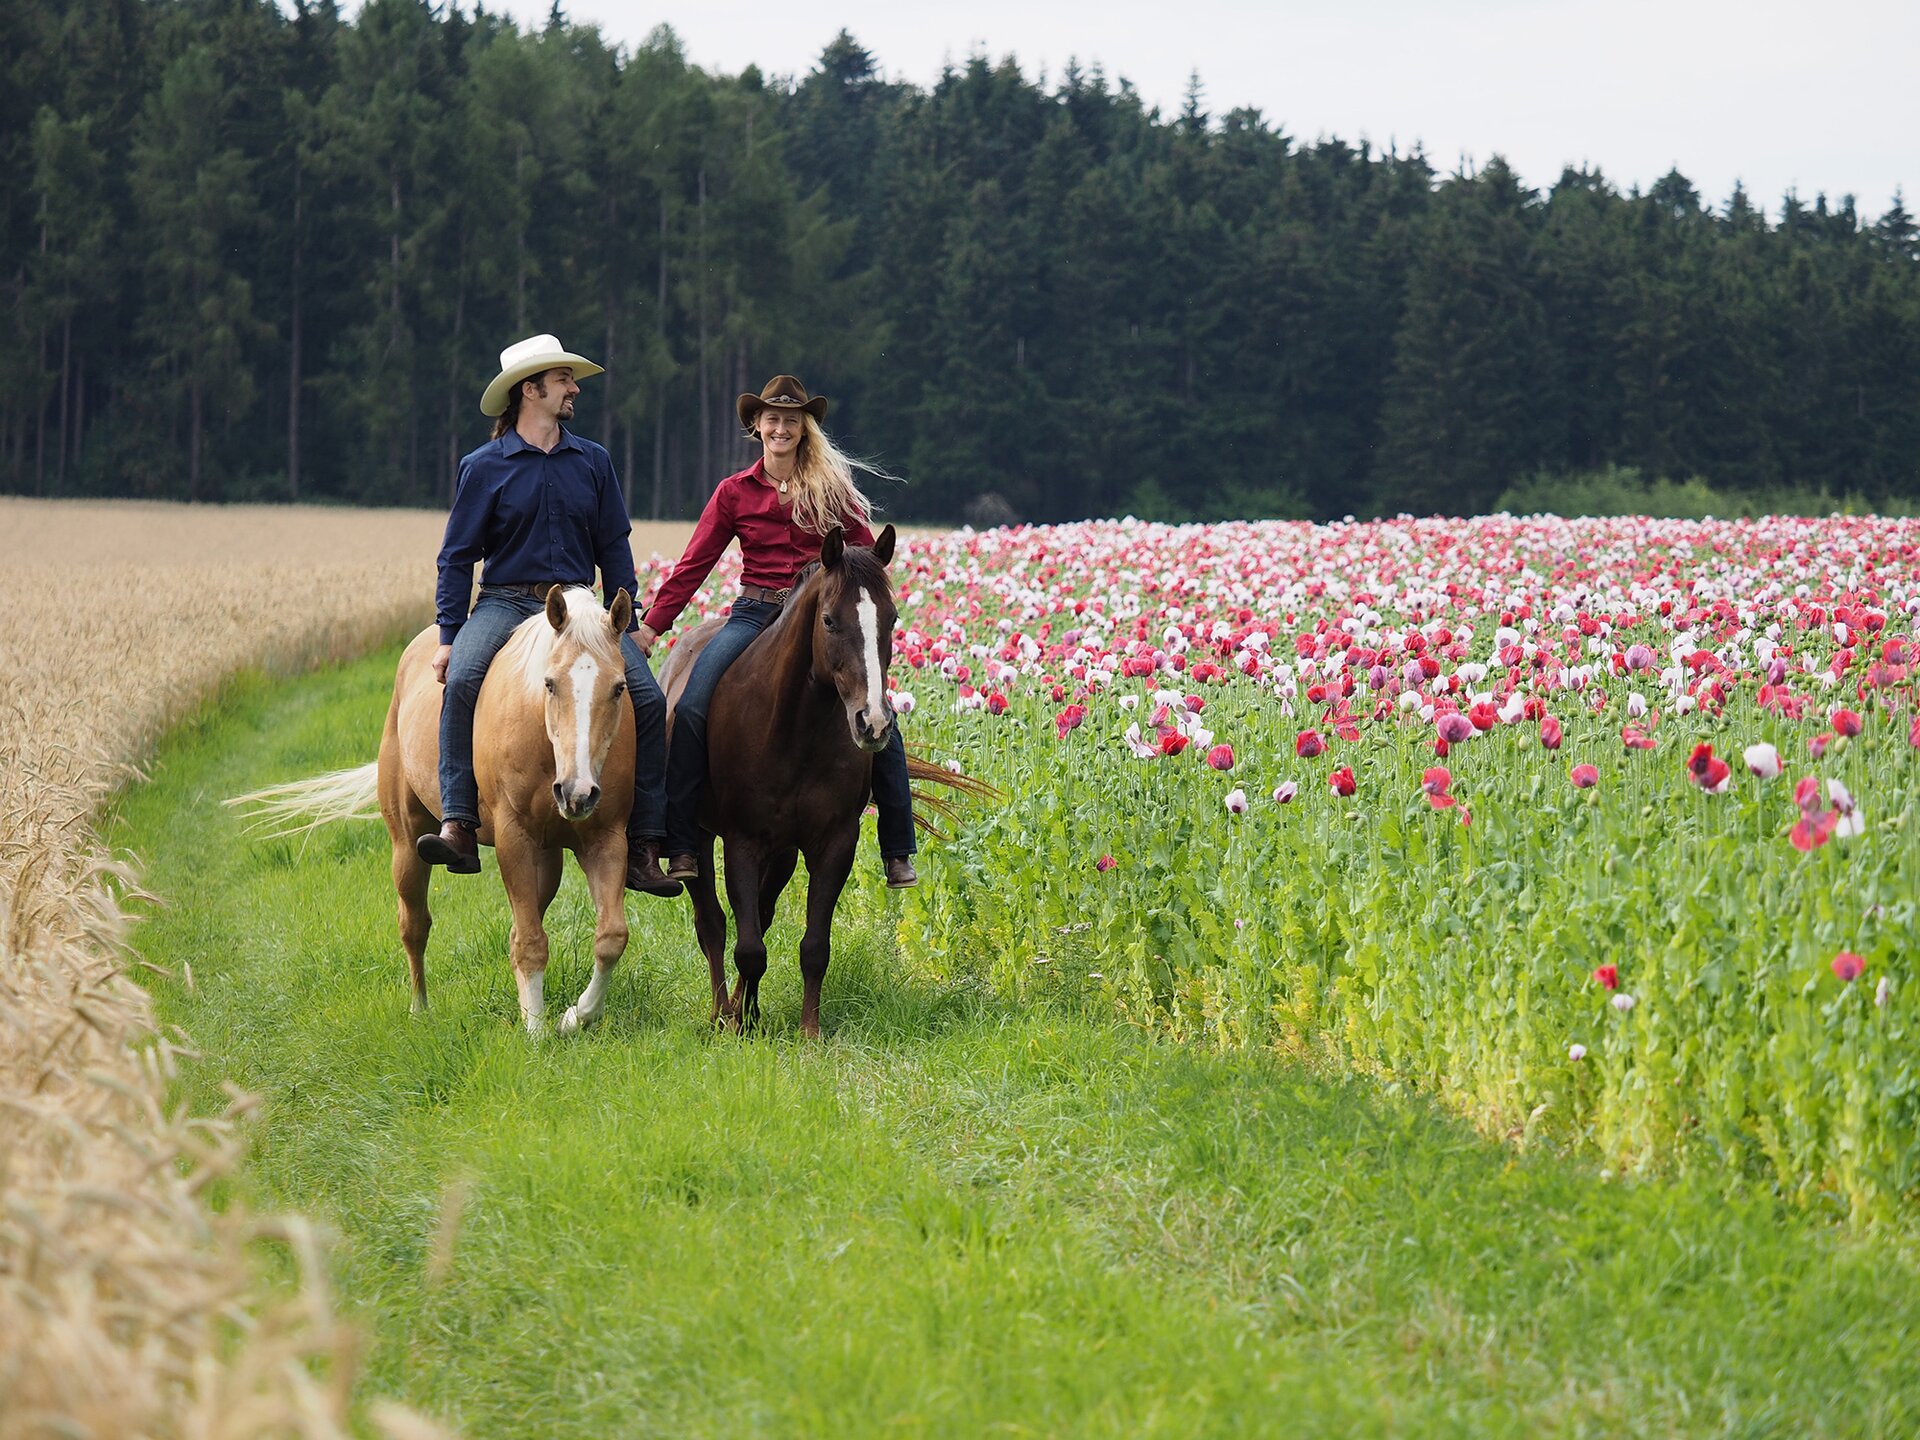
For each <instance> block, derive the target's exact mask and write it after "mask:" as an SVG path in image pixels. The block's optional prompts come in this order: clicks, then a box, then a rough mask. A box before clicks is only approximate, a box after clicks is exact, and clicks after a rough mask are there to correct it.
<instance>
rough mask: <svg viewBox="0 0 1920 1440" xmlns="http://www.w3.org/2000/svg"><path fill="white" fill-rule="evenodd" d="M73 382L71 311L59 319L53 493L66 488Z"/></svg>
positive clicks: (60, 491) (58, 492)
mask: <svg viewBox="0 0 1920 1440" xmlns="http://www.w3.org/2000/svg"><path fill="white" fill-rule="evenodd" d="M72 383H73V313H72V311H71V310H69V311H68V313H67V314H66V316H65V317H64V318H63V319H62V320H61V321H60V444H59V447H58V448H57V449H56V451H55V452H54V461H53V489H54V493H55V494H60V493H62V492H64V491H65V490H66V488H67V426H68V421H69V420H70V419H71V415H72V410H71V406H72V402H71V400H70V398H69V396H70V393H71V392H70V389H69V387H70V386H71V385H72Z"/></svg>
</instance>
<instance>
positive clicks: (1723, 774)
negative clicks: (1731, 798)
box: [1687, 741, 1733, 795]
mask: <svg viewBox="0 0 1920 1440" xmlns="http://www.w3.org/2000/svg"><path fill="white" fill-rule="evenodd" d="M1732 774H1733V771H1732V770H1731V769H1729V768H1728V766H1727V762H1726V761H1724V760H1719V759H1716V758H1715V757H1714V753H1713V746H1711V745H1709V744H1707V743H1705V742H1704V741H1703V742H1701V743H1700V744H1698V745H1696V746H1694V747H1693V754H1691V755H1689V756H1688V757H1687V778H1688V779H1689V780H1691V781H1693V783H1694V784H1696V785H1698V786H1699V787H1700V788H1701V789H1702V790H1704V791H1706V792H1707V793H1708V794H1709V795H1718V794H1720V793H1721V792H1722V791H1723V790H1725V789H1726V788H1727V781H1728V779H1729V778H1730V777H1731V776H1732Z"/></svg>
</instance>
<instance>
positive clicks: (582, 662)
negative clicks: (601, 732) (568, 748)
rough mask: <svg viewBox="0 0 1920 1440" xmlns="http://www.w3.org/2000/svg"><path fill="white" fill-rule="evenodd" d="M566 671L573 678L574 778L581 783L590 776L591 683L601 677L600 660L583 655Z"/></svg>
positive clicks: (591, 772)
mask: <svg viewBox="0 0 1920 1440" xmlns="http://www.w3.org/2000/svg"><path fill="white" fill-rule="evenodd" d="M567 674H568V675H570V676H571V677H572V678H573V735H574V755H573V778H574V779H575V780H576V781H578V782H582V783H584V782H586V781H589V780H590V779H591V778H592V776H593V757H592V754H591V753H590V752H591V747H590V746H589V745H588V743H587V741H588V732H589V731H590V730H591V729H592V726H593V683H594V681H595V680H597V679H598V678H599V676H600V662H599V661H597V660H595V659H594V658H593V656H591V655H582V656H581V657H580V658H579V659H578V660H576V661H574V662H573V664H572V665H571V666H569V667H568V669H567Z"/></svg>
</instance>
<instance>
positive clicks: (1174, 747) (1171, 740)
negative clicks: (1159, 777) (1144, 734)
mask: <svg viewBox="0 0 1920 1440" xmlns="http://www.w3.org/2000/svg"><path fill="white" fill-rule="evenodd" d="M1187 743H1188V742H1187V737H1186V736H1184V735H1182V734H1181V733H1180V732H1179V731H1178V730H1168V731H1166V732H1165V733H1164V734H1162V735H1161V737H1160V753H1161V754H1162V755H1178V754H1179V753H1180V752H1181V751H1182V750H1184V749H1186V748H1187Z"/></svg>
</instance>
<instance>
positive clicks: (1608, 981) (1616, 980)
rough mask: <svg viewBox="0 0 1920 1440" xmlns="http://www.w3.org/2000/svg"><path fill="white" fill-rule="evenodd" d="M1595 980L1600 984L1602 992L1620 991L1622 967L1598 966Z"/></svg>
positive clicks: (1594, 974) (1594, 973)
mask: <svg viewBox="0 0 1920 1440" xmlns="http://www.w3.org/2000/svg"><path fill="white" fill-rule="evenodd" d="M1593 978H1594V979H1596V980H1598V981H1599V982H1600V988H1601V989H1602V990H1618V989H1619V988H1620V967H1619V966H1618V965H1601V966H1598V967H1596V968H1595V970H1594V972H1593Z"/></svg>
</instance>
